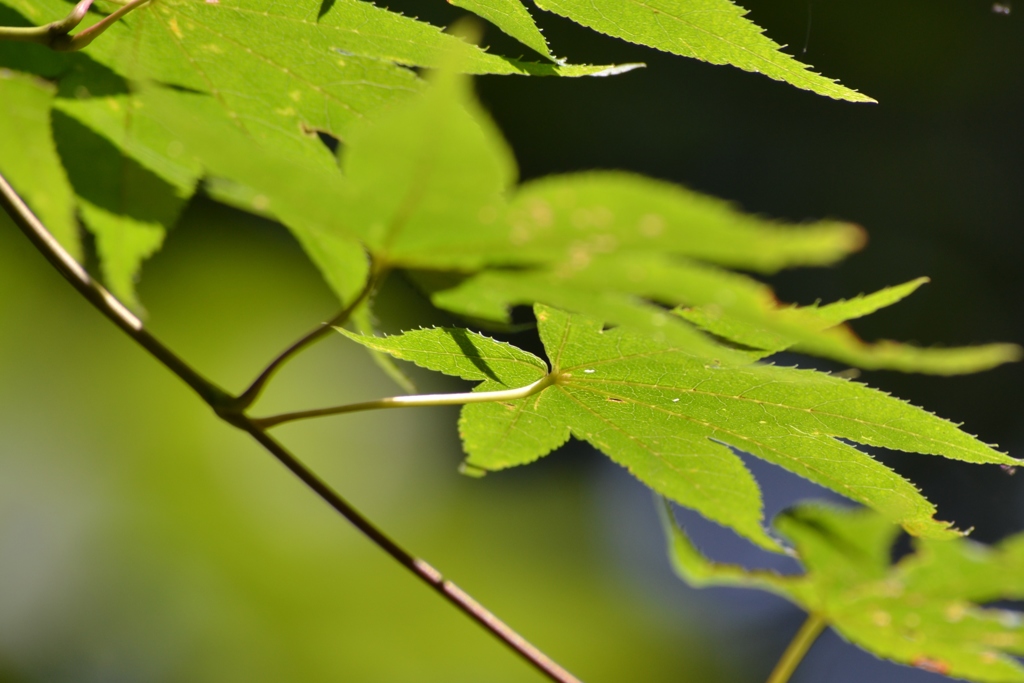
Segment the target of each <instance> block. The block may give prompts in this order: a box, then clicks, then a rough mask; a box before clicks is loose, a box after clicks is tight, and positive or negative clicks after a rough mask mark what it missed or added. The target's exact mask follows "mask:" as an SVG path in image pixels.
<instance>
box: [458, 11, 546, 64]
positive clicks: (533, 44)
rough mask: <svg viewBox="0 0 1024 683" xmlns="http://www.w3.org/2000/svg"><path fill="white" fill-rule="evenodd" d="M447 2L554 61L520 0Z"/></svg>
mask: <svg viewBox="0 0 1024 683" xmlns="http://www.w3.org/2000/svg"><path fill="white" fill-rule="evenodd" d="M448 2H449V3H451V4H452V5H455V6H456V7H461V8H463V9H467V10H469V11H470V12H473V13H474V14H477V15H479V16H481V17H483V18H484V19H486V20H487V21H489V22H491V23H492V24H494V25H495V26H497V27H498V28H500V29H501V30H502V32H504V33H505V34H507V35H509V36H512V37H513V38H515V39H516V40H518V41H519V42H520V43H522V44H523V45H526V46H527V47H529V48H530V49H532V50H533V51H534V52H536V53H537V54H541V55H544V56H545V57H547V58H548V59H550V60H552V61H555V57H554V55H552V54H551V49H550V48H549V47H548V41H547V40H545V38H544V35H543V34H542V33H541V32H540V29H539V28H537V24H536V23H535V22H534V20H533V17H532V16H530V11H529V10H527V9H526V7H525V6H524V5H523V3H522V2H520V0H448Z"/></svg>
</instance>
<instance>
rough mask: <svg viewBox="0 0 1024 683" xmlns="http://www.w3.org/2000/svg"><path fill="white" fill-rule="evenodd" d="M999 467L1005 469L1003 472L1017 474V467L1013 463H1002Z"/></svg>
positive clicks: (1011, 474)
mask: <svg viewBox="0 0 1024 683" xmlns="http://www.w3.org/2000/svg"><path fill="white" fill-rule="evenodd" d="M999 468H1000V469H1001V470H1003V472H1006V473H1007V474H1009V475H1010V476H1011V477H1012V476H1013V475H1015V474H1017V468H1016V467H1014V466H1013V465H1000V466H999Z"/></svg>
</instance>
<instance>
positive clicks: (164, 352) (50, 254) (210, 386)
mask: <svg viewBox="0 0 1024 683" xmlns="http://www.w3.org/2000/svg"><path fill="white" fill-rule="evenodd" d="M0 205H2V206H3V208H4V210H6V212H7V213H8V214H9V215H10V216H11V218H12V219H13V221H14V223H15V224H16V225H17V226H18V227H19V228H20V229H21V231H22V232H23V233H24V234H25V235H26V236H27V237H28V239H29V240H30V241H31V242H32V244H33V245H35V247H36V249H38V250H39V251H40V252H41V253H42V254H43V256H45V257H46V260H47V261H49V262H50V263H51V264H52V265H53V266H54V268H56V269H57V271H58V272H59V273H60V274H61V275H63V276H64V278H65V279H66V280H68V282H70V283H71V285H72V286H73V287H74V288H75V289H76V290H77V291H78V292H79V293H80V294H81V295H82V296H83V297H85V298H86V299H87V300H88V301H89V302H90V303H91V304H92V305H93V306H95V307H96V308H97V309H99V311H100V312H101V313H102V314H103V315H105V316H106V317H107V318H109V319H110V320H111V321H113V322H114V324H115V325H117V326H118V327H119V328H121V330H123V331H124V332H125V333H126V334H127V335H128V336H129V337H131V338H132V339H133V340H135V342H137V343H138V344H139V345H140V346H142V347H143V348H144V349H146V350H147V351H149V352H150V354H152V355H153V356H154V357H155V358H156V359H157V360H158V361H160V362H161V363H162V364H163V365H164V366H166V367H167V368H168V369H169V370H171V372H173V373H174V374H176V375H177V376H178V377H180V378H181V379H182V380H183V381H184V382H185V383H186V384H188V385H189V386H190V387H191V388H192V389H193V390H194V391H195V392H196V393H197V394H199V396H200V397H201V398H202V399H203V400H204V401H205V402H206V403H207V404H208V405H210V406H211V407H212V408H213V409H214V410H215V411H216V412H217V414H218V415H219V416H220V417H221V419H223V420H225V421H226V422H228V423H229V424H231V425H233V426H235V427H237V428H238V429H240V430H242V431H244V432H246V433H247V434H249V435H250V436H252V438H254V439H255V440H256V441H257V442H259V444H260V445H262V446H263V447H264V448H265V449H266V450H267V451H268V452H269V453H270V454H271V455H273V456H274V457H275V458H276V459H277V460H278V461H279V462H280V463H281V464H283V465H284V466H285V467H286V468H288V469H289V470H290V471H291V472H292V473H293V474H294V475H295V476H296V477H298V478H299V479H300V480H301V481H302V482H303V483H304V484H306V486H308V487H309V488H310V489H312V490H313V491H314V492H315V493H316V494H317V495H318V496H320V498H321V499H323V500H324V501H325V502H326V503H327V504H328V505H330V506H331V507H332V508H334V509H335V510H336V511H337V512H338V513H340V514H341V515H342V516H343V517H344V518H345V519H347V520H348V521H349V522H350V523H351V524H352V525H353V526H355V527H356V528H357V529H358V530H359V531H361V532H362V533H363V535H365V536H366V537H367V538H368V539H370V541H371V542H373V543H374V544H375V545H377V546H378V547H379V548H381V549H382V550H384V552H386V553H387V554H388V555H390V556H391V557H392V558H393V559H395V560H396V561H397V562H398V563H399V564H401V565H402V566H403V567H405V568H406V569H408V570H409V571H411V572H412V573H413V574H414V575H415V576H416V577H417V578H419V579H420V580H421V581H423V582H425V583H426V584H428V585H429V586H430V587H431V588H433V589H434V590H435V591H437V592H438V593H440V594H441V595H442V596H443V597H444V598H445V599H446V600H448V602H450V603H451V604H453V605H454V606H455V607H457V608H458V609H459V610H460V611H462V612H463V613H465V614H466V615H468V616H469V617H470V618H472V619H473V620H474V621H476V622H477V623H478V624H480V625H481V626H482V627H483V628H485V629H486V630H487V631H489V632H490V633H491V634H493V635H494V636H495V637H496V638H498V639H499V640H500V641H502V642H503V643H505V645H507V646H508V647H509V648H511V649H512V650H513V651H514V652H516V653H517V654H518V655H519V656H520V657H522V658H523V659H524V660H526V661H527V662H528V663H529V664H530V665H532V666H533V667H534V668H536V669H537V670H538V671H540V672H541V673H542V674H544V675H545V676H546V677H547V678H548V679H549V680H552V681H555V682H556V683H580V681H579V679H577V678H576V677H575V676H573V675H572V674H571V673H569V672H568V671H566V670H565V669H563V668H562V667H560V666H559V665H558V664H557V663H555V662H554V661H552V660H551V659H550V658H549V657H548V656H547V655H545V654H544V653H543V652H541V651H540V650H538V649H537V648H536V647H534V646H533V645H531V644H530V643H529V642H527V641H526V640H525V639H524V638H523V637H522V636H520V635H519V634H518V633H516V632H515V631H514V630H512V629H511V628H510V627H509V626H508V625H506V624H505V623H504V622H502V621H501V620H500V619H498V618H497V617H496V616H494V615H493V614H492V613H491V612H489V611H488V610H487V609H486V608H484V607H483V606H482V605H481V604H480V603H478V602H477V601H476V600H474V599H473V598H472V597H471V596H469V595H468V594H466V593H465V592H463V591H462V590H461V589H460V588H459V587H458V586H456V585H455V584H453V583H452V582H450V581H447V580H445V578H444V577H443V576H442V575H441V573H440V572H438V571H437V570H436V569H434V568H433V567H431V566H430V565H429V564H428V563H426V562H425V561H423V560H421V559H419V558H417V557H415V556H413V555H412V554H411V553H409V552H408V551H406V550H405V549H403V548H402V547H401V546H399V545H398V544H397V543H396V542H395V541H393V540H392V539H391V538H390V537H388V536H387V535H386V534H385V533H384V532H383V531H381V530H380V529H378V528H377V527H376V526H375V525H374V524H373V523H372V522H370V520H369V519H367V518H366V517H365V516H363V514H362V513H360V512H359V511H358V510H357V509H356V508H354V507H352V505H350V504H349V503H348V502H347V501H346V500H345V499H344V498H343V497H342V496H341V495H340V494H338V493H337V492H336V491H335V490H334V489H332V488H331V487H330V486H328V485H327V483H326V482H324V481H323V480H322V479H320V478H319V477H318V476H317V475H316V474H315V473H314V472H313V471H312V470H310V469H309V468H308V467H306V466H305V465H304V464H303V463H302V462H301V461H300V460H299V459H298V458H296V457H295V456H294V455H292V454H291V453H290V452H289V451H288V450H287V449H286V448H285V447H284V446H282V445H281V444H279V443H278V442H277V441H275V440H274V439H273V438H272V437H271V436H270V435H269V434H267V433H266V432H265V431H263V429H262V428H261V427H260V426H259V425H258V424H256V422H255V421H254V420H252V419H251V418H249V417H248V416H246V415H244V414H242V413H241V412H232V411H231V410H228V409H226V407H227V406H232V405H235V404H237V400H238V399H237V398H235V397H233V396H231V395H230V394H228V393H227V392H225V391H224V390H223V389H221V388H219V387H218V386H217V385H215V384H214V383H212V382H211V381H209V380H208V379H206V378H205V377H203V376H202V375H200V374H199V373H198V372H196V371H195V370H194V369H193V368H192V367H191V366H189V365H188V363H186V362H185V361H184V360H183V359H181V358H180V357H179V356H178V355H176V354H175V353H174V352H173V351H171V350H170V349H168V348H167V347H166V346H164V345H163V344H162V343H161V342H160V341H159V340H157V339H156V338H155V337H153V336H152V335H151V334H149V332H148V331H146V329H145V328H144V327H143V325H142V321H140V320H139V319H138V318H137V317H136V316H134V315H133V314H132V313H131V311H129V310H128V309H127V308H125V307H124V305H123V304H122V303H121V302H120V301H118V300H117V299H116V298H114V296H113V295H112V294H110V293H109V292H108V291H107V290H106V289H104V288H103V287H102V286H101V285H100V284H99V283H97V282H96V281H95V280H93V279H92V278H91V277H90V276H89V274H88V273H87V272H86V271H85V269H83V268H82V267H81V266H80V265H79V264H78V263H77V262H76V261H75V260H74V259H73V258H72V257H71V256H70V255H69V254H68V253H67V251H66V250H65V249H64V248H63V247H62V246H61V245H60V243H58V242H57V240H56V239H54V237H53V235H51V234H50V232H49V231H48V230H47V229H46V227H45V226H44V225H43V224H42V223H41V222H40V221H39V219H38V218H36V216H35V214H33V213H32V211H31V210H30V209H29V208H28V206H27V205H26V204H25V202H24V201H22V199H21V197H19V196H18V194H17V193H16V192H15V191H14V189H13V188H12V187H11V186H10V184H9V183H8V182H7V180H6V178H4V177H3V175H2V174H0Z"/></svg>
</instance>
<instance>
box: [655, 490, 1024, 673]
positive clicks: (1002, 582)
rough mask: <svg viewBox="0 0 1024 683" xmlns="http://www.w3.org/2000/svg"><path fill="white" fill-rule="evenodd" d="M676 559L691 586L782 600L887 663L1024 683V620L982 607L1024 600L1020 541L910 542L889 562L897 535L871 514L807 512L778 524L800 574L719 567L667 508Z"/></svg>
mask: <svg viewBox="0 0 1024 683" xmlns="http://www.w3.org/2000/svg"><path fill="white" fill-rule="evenodd" d="M664 512H665V514H664V517H665V524H666V531H667V533H668V539H669V547H670V551H671V557H672V560H673V562H674V564H675V566H676V570H677V571H678V572H679V574H680V575H681V576H682V577H683V578H684V579H685V580H686V581H688V582H689V583H691V584H693V585H697V586H747V587H751V588H760V589H762V590H768V591H771V592H773V593H778V594H779V595H782V596H784V597H786V598H787V599H789V600H792V601H793V602H795V603H796V604H797V605H799V606H800V607H801V608H803V609H804V610H806V611H807V612H809V613H810V614H812V615H815V616H817V617H819V618H821V619H823V620H824V621H825V622H826V623H827V624H829V625H830V626H832V628H834V629H836V631H838V632H839V633H840V634H842V635H843V637H845V638H847V639H848V640H850V641H851V642H853V643H856V644H857V645H859V646H861V647H863V648H865V649H867V650H868V651H870V652H872V653H874V654H876V655H878V656H880V657H885V658H886V659H891V660H893V661H897V662H900V663H902V664H910V665H912V666H917V667H920V668H922V669H925V670H928V671H934V672H936V673H943V674H948V675H950V676H953V677H955V678H962V679H967V680H971V681H985V682H991V683H996V682H998V683H1010V682H1011V681H1024V667H1022V666H1021V665H1020V663H1019V662H1018V661H1017V660H1016V659H1015V658H1014V656H1015V655H1021V654H1024V618H1022V615H1021V614H1020V612H1016V611H1010V610H1005V609H993V608H985V607H982V605H984V604H985V603H990V602H995V601H998V600H1007V599H1020V598H1022V597H1024V535H1017V536H1013V537H1011V538H1007V539H1005V540H1004V541H1002V542H1001V543H1000V544H999V545H998V546H997V547H994V548H991V547H986V546H983V545H981V544H978V543H974V542H972V541H969V540H966V539H956V540H944V541H940V540H934V539H920V540H917V541H915V545H916V552H914V553H913V554H910V555H906V556H904V557H903V558H901V559H900V560H899V561H898V562H897V563H896V564H895V565H893V564H891V560H890V556H891V553H892V546H893V543H894V542H895V540H896V536H897V535H898V533H899V527H895V526H893V525H892V524H891V523H889V522H888V521H887V520H886V519H885V518H884V517H881V516H879V515H878V514H875V513H874V512H871V511H869V510H838V509H834V508H827V507H822V506H817V505H804V506H801V507H797V508H795V509H793V510H790V511H788V512H786V513H784V514H782V515H780V516H779V518H778V519H776V521H775V526H776V528H777V529H778V530H779V532H780V533H781V534H782V535H783V536H785V537H786V538H787V539H789V540H790V541H792V543H793V546H794V548H795V549H796V552H797V554H798V556H799V557H800V561H801V563H802V564H803V565H804V568H805V569H806V573H805V574H804V575H802V576H781V575H779V574H775V573H773V572H769V571H750V570H747V569H744V568H742V567H737V566H732V565H722V564H716V563H714V562H711V561H709V560H708V559H707V558H705V557H704V556H703V555H701V554H700V552H699V551H698V550H697V549H696V548H695V547H694V545H693V544H692V543H691V542H690V540H689V539H688V538H687V537H686V534H685V533H684V532H683V530H682V529H681V528H680V527H679V525H678V524H676V523H675V520H674V519H673V518H672V510H671V508H670V507H669V506H668V504H666V505H665V508H664Z"/></svg>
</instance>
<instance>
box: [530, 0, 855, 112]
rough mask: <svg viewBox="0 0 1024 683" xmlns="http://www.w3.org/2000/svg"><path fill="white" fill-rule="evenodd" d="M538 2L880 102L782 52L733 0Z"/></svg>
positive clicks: (643, 40) (652, 40) (615, 32)
mask: <svg viewBox="0 0 1024 683" xmlns="http://www.w3.org/2000/svg"><path fill="white" fill-rule="evenodd" d="M537 6H538V7H540V8H541V9H546V10H549V11H551V12H555V13H557V14H560V15H562V16H564V17H568V18H569V19H572V20H573V21H576V22H579V23H580V24H583V25H584V26H589V27H590V28H592V29H594V30H595V31H600V32H601V33H606V34H608V35H610V36H615V37H616V38H622V39H623V40H628V41H630V42H632V43H639V44H640V45H648V46H650V47H653V48H657V49H659V50H664V51H665V52H671V53H673V54H677V55H682V56H684V57H695V58H697V59H701V60H704V61H706V62H711V63H712V64H731V65H733V66H737V67H739V68H741V69H744V70H745V71H753V72H754V73H763V74H765V75H766V76H769V77H770V78H774V79H775V80H778V81H785V82H787V83H789V84H791V85H795V86H796V87H798V88H803V89H804V90H811V91H813V92H816V93H818V94H819V95H826V96H828V97H833V98H836V99H840V100H849V101H851V102H874V100H872V99H871V98H870V97H867V96H866V95H862V94H860V93H858V92H856V91H855V90H850V89H849V88H847V87H844V86H842V85H839V84H838V83H836V82H835V81H833V80H832V79H830V78H825V77H824V76H820V75H818V74H816V73H814V72H813V71H811V70H810V68H809V67H808V66H807V65H806V64H802V63H801V62H799V61H797V60H796V59H794V58H793V57H791V56H789V55H787V54H786V53H784V52H782V51H781V47H780V46H779V45H778V44H777V43H776V42H774V41H773V40H771V39H770V38H768V37H767V36H765V35H764V32H763V31H762V29H761V28H760V27H759V26H757V25H756V24H754V23H753V22H752V21H750V20H749V19H747V18H746V17H745V15H746V10H744V9H743V8H742V7H739V6H738V5H736V4H734V3H732V2H731V1H730V0H537Z"/></svg>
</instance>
